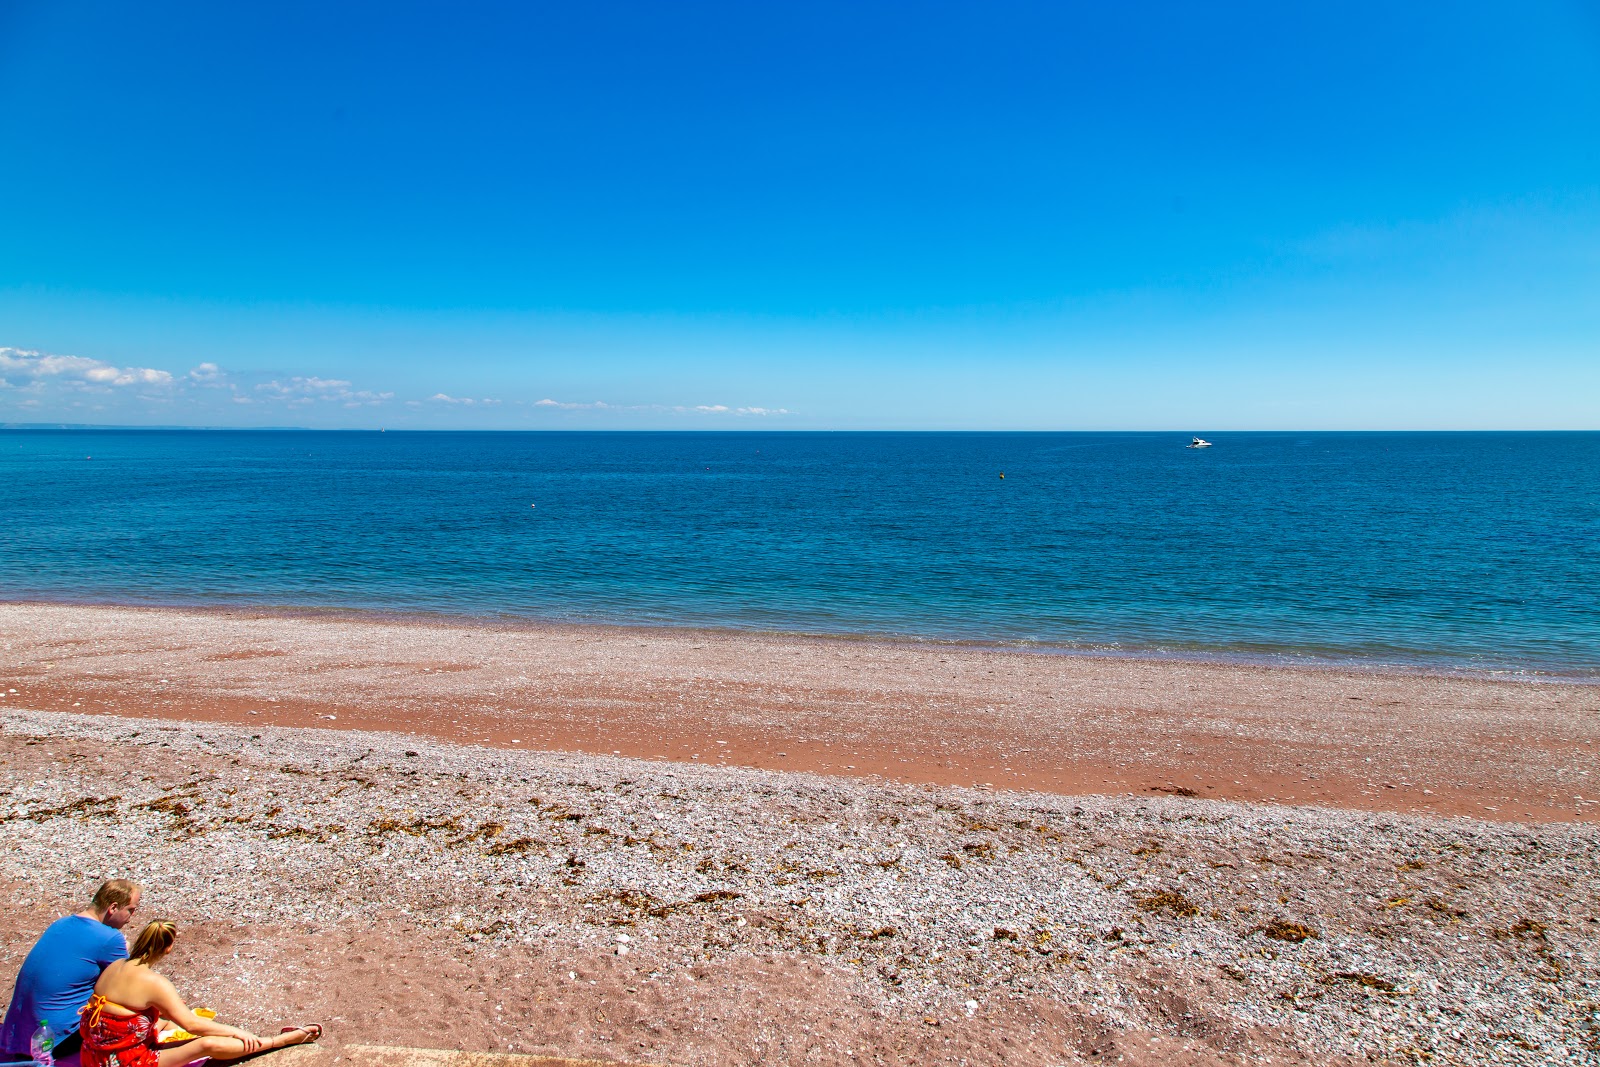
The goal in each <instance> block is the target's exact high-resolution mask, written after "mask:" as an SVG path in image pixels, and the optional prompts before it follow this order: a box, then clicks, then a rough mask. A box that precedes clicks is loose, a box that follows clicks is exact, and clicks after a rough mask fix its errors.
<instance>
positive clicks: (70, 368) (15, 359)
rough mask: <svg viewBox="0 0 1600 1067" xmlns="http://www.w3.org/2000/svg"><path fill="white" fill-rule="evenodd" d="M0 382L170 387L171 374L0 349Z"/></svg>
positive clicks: (148, 369) (82, 359) (19, 384)
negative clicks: (52, 382)
mask: <svg viewBox="0 0 1600 1067" xmlns="http://www.w3.org/2000/svg"><path fill="white" fill-rule="evenodd" d="M0 381H3V382H5V384H6V385H8V386H12V387H17V386H27V385H30V384H35V383H40V382H44V381H56V382H59V383H61V384H63V385H66V386H68V387H78V388H82V387H85V386H88V387H101V388H106V387H116V386H125V385H171V384H172V374H171V373H170V372H169V371H164V370H157V369H155V368H154V367H118V366H115V365H113V364H110V363H107V362H105V361H104V360H100V359H90V358H89V357H88V356H58V355H50V354H47V353H44V352H37V351H33V350H31V349H25V348H5V347H0Z"/></svg>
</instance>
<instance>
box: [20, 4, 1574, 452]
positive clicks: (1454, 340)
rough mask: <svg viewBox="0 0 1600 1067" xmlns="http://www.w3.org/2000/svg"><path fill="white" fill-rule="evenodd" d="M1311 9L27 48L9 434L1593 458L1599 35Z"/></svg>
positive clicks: (891, 15) (162, 36) (566, 25)
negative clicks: (1412, 440)
mask: <svg viewBox="0 0 1600 1067" xmlns="http://www.w3.org/2000/svg"><path fill="white" fill-rule="evenodd" d="M1300 7H1301V5H1292V4H1282V3H1271V4H1268V3H1261V4H1231V5H1229V4H1216V5H1207V4H1192V3H1189V4H1148V3H1122V4H1095V5H1089V4H1084V5H1073V4H1067V3H1046V4H1007V3H997V2H994V0H989V2H984V3H973V4H937V3H919V4H910V3H905V4H873V3H848V4H831V3H820V2H807V3H804V4H793V5H776V4H751V3H741V4H689V3H661V2H651V3H637V4H620V3H604V2H597V3H580V4H572V3H566V4H549V5H536V4H505V5H484V4H460V3H452V4H443V3H440V4H436V5H414V4H404V3H394V2H386V3H382V4H359V3H338V4H334V3H326V2H319V3H315V4H298V3H290V2H275V3H271V4H256V5H251V6H250V8H249V9H247V8H246V5H242V4H229V3H221V4H219V3H204V4H200V3H196V4H168V3H161V2H151V3H146V4H126V3H122V4H92V3H75V2H71V0H38V2H27V0H20V2H19V0H0V146H3V149H4V161H3V165H0V382H3V386H0V421H12V422H19V421H28V422H34V421H71V422H108V423H159V424H195V425H305V426H379V425H382V426H391V427H398V426H417V427H484V428H493V427H639V428H647V427H648V428H654V427H683V428H697V429H699V428H711V427H726V428H756V427H763V428H784V429H804V428H994V429H1103V428H1151V429H1174V430H1178V431H1187V430H1191V429H1193V430H1199V431H1207V430H1210V431H1216V430H1227V429H1250V428H1357V429H1362V428H1421V429H1427V428H1524V427H1528V428H1541V427H1549V428H1600V13H1597V10H1600V9H1597V8H1596V7H1595V5H1593V4H1592V3H1578V2H1573V3H1540V2H1536V0H1535V2H1527V0H1524V2H1521V3H1516V4H1511V3H1505V4H1460V5H1454V4H1452V5H1444V4H1429V5H1411V4H1403V3H1402V4H1394V3H1381V4H1377V3H1374V4H1363V3H1349V2H1342V3H1338V4H1331V3H1330V4H1326V5H1321V6H1320V7H1317V8H1311V7H1306V8H1305V9H1304V10H1297V8H1300ZM465 400H471V401H473V403H471V404H468V403H464V402H463V401H465ZM541 401H543V402H544V403H541Z"/></svg>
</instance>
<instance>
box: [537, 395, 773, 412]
mask: <svg viewBox="0 0 1600 1067" xmlns="http://www.w3.org/2000/svg"><path fill="white" fill-rule="evenodd" d="M533 406H534V407H536V408H551V409H554V410H557V411H641V412H651V413H657V414H659V413H665V414H672V415H732V416H735V417H748V416H757V417H760V416H774V415H793V414H794V412H792V411H790V410H789V409H788V408H759V407H729V406H728V405H727V404H693V405H688V404H608V403H606V402H605V401H604V400H594V401H589V402H583V401H571V400H552V399H550V398H549V397H546V398H545V399H543V400H535V401H534V402H533Z"/></svg>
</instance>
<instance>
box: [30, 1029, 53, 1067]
mask: <svg viewBox="0 0 1600 1067" xmlns="http://www.w3.org/2000/svg"><path fill="white" fill-rule="evenodd" d="M55 1049H56V1032H55V1031H54V1030H52V1029H50V1023H49V1020H46V1019H40V1020H39V1029H37V1030H35V1031H34V1032H33V1037H32V1038H31V1039H29V1041H28V1052H29V1053H31V1054H32V1055H33V1062H34V1063H37V1064H40V1065H41V1067H55V1062H56V1056H55Z"/></svg>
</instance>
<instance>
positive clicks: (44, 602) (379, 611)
mask: <svg viewBox="0 0 1600 1067" xmlns="http://www.w3.org/2000/svg"><path fill="white" fill-rule="evenodd" d="M30 606H39V607H79V608H105V609H113V610H125V611H148V612H175V613H180V614H185V613H189V614H220V615H225V616H237V615H244V616H247V617H263V618H285V619H323V620H332V621H336V622H338V621H344V622H356V623H360V622H378V623H388V624H392V625H396V626H405V625H422V626H439V627H459V628H469V629H476V628H489V629H504V630H526V631H529V632H539V631H546V630H562V629H570V630H581V631H591V630H598V631H617V632H620V633H645V634H650V633H658V632H659V633H686V634H703V635H706V636H708V637H717V636H750V637H762V638H772V639H780V640H781V639H785V638H790V639H794V640H797V641H833V642H845V643H864V644H882V645H888V646H907V647H911V648H928V649H941V648H945V649H957V650H969V651H976V652H999V653H1016V654H1018V655H1034V656H1063V657H1069V658H1074V659H1106V660H1114V661H1123V660H1127V661H1133V662H1149V663H1174V664H1199V665H1205V664H1221V665H1224V666H1241V667H1266V668H1289V669H1296V670H1307V671H1317V670H1323V671H1330V672H1335V673H1349V674H1378V675H1390V674H1393V675H1407V676H1418V677H1424V678H1465V679H1482V680H1487V681H1510V682H1525V683H1528V684H1533V685H1539V684H1554V685H1573V686H1593V687H1595V688H1597V689H1600V665H1595V666H1583V667H1577V666H1567V667H1551V666H1528V665H1523V666H1514V665H1511V664H1506V665H1503V666H1483V667H1469V666H1461V665H1459V664H1451V663H1449V662H1447V661H1445V660H1443V659H1442V658H1441V659H1430V657H1428V656H1427V655H1423V654H1420V653H1419V654H1417V655H1415V656H1414V657H1413V658H1409V659H1408V658H1404V657H1402V658H1400V659H1395V660H1389V659H1384V658H1381V657H1379V656H1375V655H1357V654H1345V653H1336V652H1328V653H1325V654H1324V653H1317V652H1294V651H1287V650H1285V651H1266V650H1243V649H1224V648H1216V649H1207V648H1165V647H1160V646H1151V647H1126V648H1124V647H1117V646H1100V645H1089V644H1079V645H1073V644H1051V643H1047V642H1040V641H1033V640H1028V639H1023V638H1016V639H1003V638H977V637H971V638H966V637H940V636H919V635H914V634H898V633H891V632H887V631H868V630H860V631H848V630H847V631H822V630H798V629H796V630H787V629H785V630H777V629H765V628H760V627H755V626H748V627H746V626H734V625H723V626H715V625H701V624H695V623H688V622H685V623H681V624H680V623H669V622H643V623H630V622H621V621H612V620H600V619H592V620H591V619H570V618H560V617H556V616H540V615H513V614H498V615H482V614H474V613H471V612H467V611H461V612H455V611H446V610H442V609H431V610H430V609H423V608H413V609H400V608H376V607H351V606H345V605H341V606H321V605H315V604H257V603H250V602H248V601H242V600H239V601H222V602H209V601H192V602H191V601H182V600H173V601H166V600H156V599H151V600H119V599H115V598H101V597H16V598H0V608H6V607H30Z"/></svg>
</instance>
